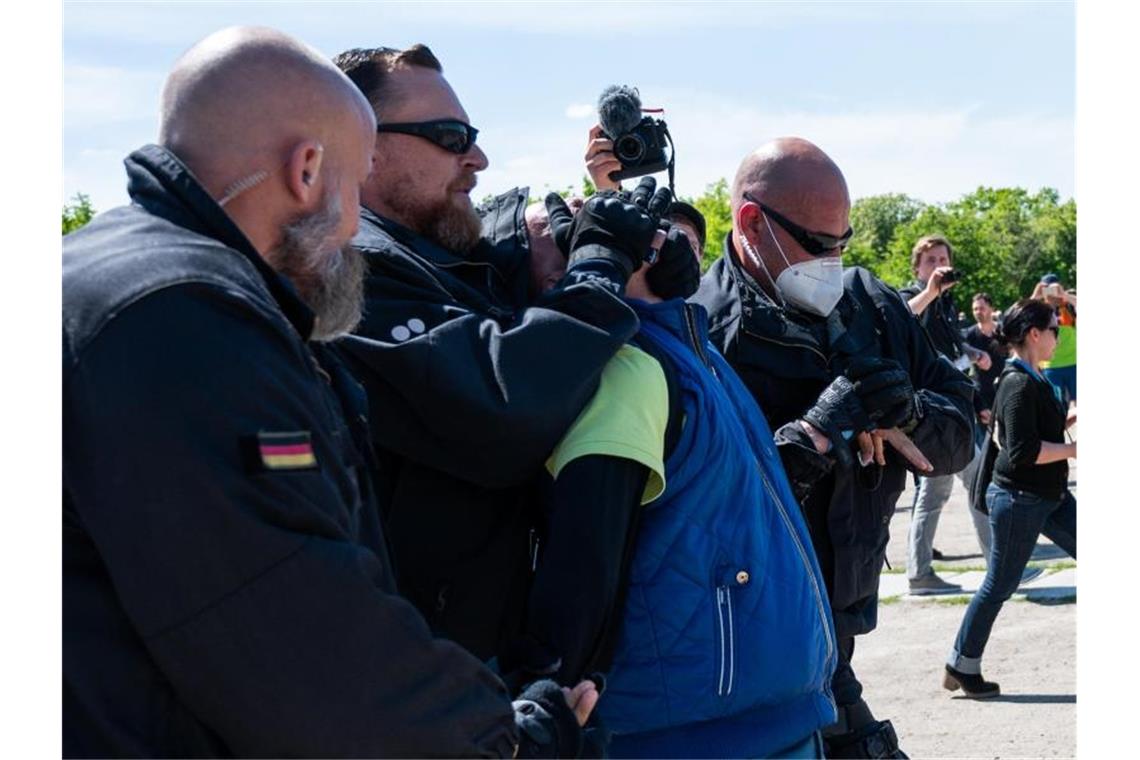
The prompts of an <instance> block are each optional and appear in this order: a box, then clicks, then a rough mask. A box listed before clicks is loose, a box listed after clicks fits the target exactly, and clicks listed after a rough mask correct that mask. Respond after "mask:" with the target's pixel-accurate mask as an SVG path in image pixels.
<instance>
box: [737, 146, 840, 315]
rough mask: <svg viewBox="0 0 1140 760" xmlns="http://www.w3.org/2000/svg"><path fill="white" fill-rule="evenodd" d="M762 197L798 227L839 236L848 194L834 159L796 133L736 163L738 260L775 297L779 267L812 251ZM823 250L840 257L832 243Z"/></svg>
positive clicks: (809, 255) (810, 256) (803, 258)
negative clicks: (738, 163) (791, 231)
mask: <svg viewBox="0 0 1140 760" xmlns="http://www.w3.org/2000/svg"><path fill="white" fill-rule="evenodd" d="M761 203H762V204H764V206H766V207H767V208H769V209H771V210H772V211H774V212H775V213H776V214H778V215H779V216H781V217H783V218H784V219H786V220H787V221H789V222H791V223H792V224H794V225H798V226H799V227H800V232H801V233H802V232H803V231H806V232H811V233H820V234H823V235H827V236H831V237H835V238H838V237H841V236H842V235H844V233H846V231H847V229H848V227H849V223H850V222H849V218H850V214H851V197H850V195H848V193H847V181H846V180H845V179H844V178H843V172H841V171H840V170H839V167H838V166H836V165H835V162H834V161H832V160H831V158H829V157H828V155H827V154H826V153H824V152H823V151H822V150H820V149H819V148H818V147H816V146H815V145H813V144H812V143H810V142H808V141H807V140H804V139H802V138H799V137H781V138H778V139H776V140H773V141H772V142H769V143H766V144H764V145H762V146H760V147H759V148H757V149H756V150H755V151H753V152H752V153H750V154H749V155H748V156H746V157H745V159H744V160H743V161H742V162H741V163H740V168H739V169H738V170H737V172H736V177H735V178H734V179H733V181H732V240H733V245H734V247H735V250H736V253H737V258H738V260H739V261H740V263H741V265H742V266H743V267H744V268H745V269H746V270H748V271H749V272H750V273H751V274H752V275H753V277H754V278H755V279H756V281H757V283H759V285H760V287H761V288H763V289H764V290H765V291H766V292H767V293H768V295H769V296H772V297H775V294H776V290H777V288H776V284H775V282H776V278H777V277H779V275H780V273H781V272H783V271H784V270H785V269H787V268H788V267H790V266H794V265H795V264H798V263H801V262H805V261H811V260H812V259H813V258H815V257H814V256H813V254H812V253H810V252H809V251H807V250H805V249H804V248H803V246H802V245H801V244H800V242H799V241H798V240H797V239H796V237H795V236H793V235H792V234H791V233H790V232H789V230H788V229H786V228H785V225H784V224H783V223H781V222H780V221H779V220H776V221H773V219H772V218H771V216H772V214H769V213H765V212H764V211H763V210H762V209H761V208H760V205H759V204H761ZM741 253H744V254H747V255H744V256H741V255H740V254H741ZM821 255H823V256H827V257H839V256H840V255H841V251H840V249H839V248H835V249H832V250H830V251H828V252H827V253H825V254H821Z"/></svg>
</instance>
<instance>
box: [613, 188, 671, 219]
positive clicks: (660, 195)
mask: <svg viewBox="0 0 1140 760" xmlns="http://www.w3.org/2000/svg"><path fill="white" fill-rule="evenodd" d="M654 188H656V190H654ZM618 197H620V198H623V199H625V200H629V201H630V202H631V203H633V205H635V206H637V207H638V208H639V209H641V210H642V211H644V212H645V213H647V214H649V216H650V218H652V219H653V222H654V224H657V223H659V222H660V221H661V217H662V216H664V215H665V212H667V211H668V210H669V207H670V206H672V205H673V193H672V192H671V191H670V190H669V188H667V187H657V180H655V179H653V177H642V178H641V181H640V182H638V183H637V187H635V188H633V192H631V193H628V194H627V193H618Z"/></svg>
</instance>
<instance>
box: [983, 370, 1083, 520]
mask: <svg viewBox="0 0 1140 760" xmlns="http://www.w3.org/2000/svg"><path fill="white" fill-rule="evenodd" d="M1067 417H1068V409H1067V408H1066V407H1065V404H1064V403H1063V402H1062V401H1061V400H1060V399H1058V398H1057V393H1056V388H1055V387H1054V386H1053V384H1052V383H1050V382H1049V381H1048V380H1046V379H1044V378H1042V377H1037V376H1035V375H1032V374H1030V373H1029V372H1027V371H1026V369H1025V367H1024V366H1023V365H1022V364H1021V362H1019V361H1011V362H1010V363H1009V364H1008V365H1006V369H1005V371H1004V372H1002V375H1001V381H1000V382H999V383H998V386H997V397H996V399H995V400H994V419H995V420H996V424H997V437H998V443H999V445H1000V448H999V450H998V455H997V459H996V460H995V461H994V474H993V482H994V483H997V484H998V485H999V486H1001V487H1002V488H1005V489H1009V490H1019V491H1029V492H1030V493H1034V494H1037V495H1038V496H1040V497H1042V498H1044V499H1051V500H1054V501H1055V500H1057V499H1060V498H1061V495H1062V494H1063V493H1064V492H1065V490H1066V488H1067V487H1068V485H1069V460H1067V459H1061V460H1059V461H1056V462H1050V463H1048V464H1037V457H1038V455H1039V454H1040V453H1041V444H1042V443H1064V442H1065V422H1066V419H1067Z"/></svg>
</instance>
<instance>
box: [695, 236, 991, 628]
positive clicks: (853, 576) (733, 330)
mask: <svg viewBox="0 0 1140 760" xmlns="http://www.w3.org/2000/svg"><path fill="white" fill-rule="evenodd" d="M731 239H732V238H731V236H729V237H727V238H726V241H725V253H724V255H723V256H721V258H720V259H718V260H717V261H716V263H714V264H713V266H712V267H711V268H710V269H709V271H708V272H707V273H706V274H705V276H704V278H703V279H702V281H701V287H700V290H698V291H697V293H696V295H695V296H693V299H692V300H693V301H695V302H697V303H699V304H701V305H703V306H704V307H705V308H706V309H707V310H708V312H709V323H710V337H711V339H712V342H713V344H714V345H715V346H716V347H717V348H719V349H720V351H721V352H722V353H723V354H724V356H725V358H726V359H728V361H729V363H730V364H731V365H732V366H733V368H734V369H735V370H736V372H737V374H739V375H740V377H741V378H742V379H743V380H744V384H745V385H746V386H748V389H749V390H750V391H752V394H753V396H755V398H756V400H757V402H758V403H759V404H760V408H761V409H762V410H763V412H764V415H765V416H766V417H767V419H768V422H769V424H770V425H771V427H772V429H773V430H774V431H776V442H777V446H778V448H779V450H780V454H781V457H782V458H783V459H784V465H785V468H786V470H787V471H788V475H789V478H790V479H792V480H793V486H795V488H796V492H797V496H799V497H800V498H801V506H802V507H803V509H804V513H805V516H806V518H807V521H808V525H809V527H810V529H811V533H812V542H813V544H814V546H815V550H816V555H817V556H818V558H819V563H820V567H821V569H822V570H823V575H824V579H825V581H826V583H827V591H828V595H829V597H830V599H831V605H832V611H833V615H834V618H835V628H836V634H837V635H838V636H840V637H841V638H842V637H846V636H852V635H856V634H860V633H866V632H867V631H870V630H873V629H874V627H875V600H876V598H877V597H876V594H877V591H878V586H879V571H880V569H881V567H882V564H883V559H884V557H885V553H886V546H887V539H888V538H889V532H888V526H889V523H890V519H891V516H892V515H893V514H894V510H895V502H896V501H897V500H898V497H899V494H900V493H901V492H902V490H903V487H904V485H905V479H906V473H905V470H906V462H905V460H903V459H902V457H901V456H899V455H898V454H897V453H896V452H894V451H893V449H891V448H890V447H889V446H888V447H887V454H886V456H887V464H886V466H885V467H880V466H879V465H877V464H873V463H872V464H871V465H870V466H868V467H865V468H864V467H859V466H858V464H855V465H854V466H853V467H852V468H844V467H842V466H840V465H839V464H834V463H829V466H828V467H826V468H823V467H821V468H819V469H818V470H816V471H815V472H811V474H810V475H805V473H806V472H809V471H810V470H811V468H810V467H806V466H805V464H804V461H805V459H807V460H809V461H810V460H811V458H812V457H813V456H816V457H818V455H814V449H810V448H809V447H810V443H808V442H806V441H804V440H803V436H802V435H801V434H799V433H798V432H797V431H798V428H797V427H796V426H794V425H788V423H792V422H794V421H796V420H798V419H800V418H801V417H802V416H803V415H804V413H805V412H806V411H807V410H808V408H809V407H810V406H811V405H812V404H813V403H815V400H816V399H817V398H818V396H819V394H820V393H821V392H822V391H823V389H824V388H825V387H826V386H827V384H828V383H830V382H831V380H832V379H834V378H835V377H836V376H838V375H839V374H841V373H842V372H843V371H844V370H845V368H846V365H847V362H848V361H849V360H850V358H851V357H854V356H884V357H887V358H890V359H894V360H895V361H897V362H899V363H900V364H901V365H902V366H903V367H905V368H906V369H907V370H908V371H909V372H910V376H911V382H912V383H913V385H914V388H915V390H916V391H917V393H918V398H919V400H920V401H919V407H920V409H919V413H920V414H921V415H922V418H921V421H920V422H919V423H918V426H917V427H916V428H915V429H914V431H913V432H912V433H911V438H912V439H913V440H914V442H915V444H916V445H917V446H918V447H919V449H921V450H922V452H923V453H924V454H925V455H926V457H927V459H929V460H930V463H931V464H932V465H934V468H935V471H934V474H949V473H953V472H957V471H958V470H961V469H962V468H963V467H965V466H966V464H967V463H969V461H970V458H971V456H972V454H973V438H972V431H973V427H972V422H971V420H972V418H973V414H972V411H971V403H972V401H971V399H972V394H973V390H972V388H973V386H972V384H971V383H970V381H969V379H968V378H967V377H966V376H965V375H963V374H962V373H961V372H959V371H957V370H956V369H954V368H953V367H952V366H950V363H949V362H947V361H946V360H945V359H942V358H940V357H939V356H938V354H937V353H936V352H935V351H934V348H933V347H932V346H931V344H930V340H929V339H928V338H927V336H926V334H925V333H924V332H923V330H922V328H921V327H920V326H919V325H918V322H916V321H915V319H914V317H913V316H912V315H911V313H910V309H908V308H907V305H906V303H904V302H903V300H902V299H901V298H900V297H899V295H898V293H897V292H895V291H894V290H893V289H892V288H890V287H889V286H887V285H885V284H884V283H883V282H882V281H881V280H879V279H877V278H876V277H874V276H873V275H872V274H871V273H870V272H868V271H867V270H865V269H861V268H859V267H849V268H847V269H846V270H845V271H844V279H843V283H844V293H843V297H842V299H840V301H839V304H838V305H837V306H836V307H835V310H834V311H833V312H832V314H831V315H830V316H829V317H827V318H826V319H825V318H820V317H815V316H809V315H804V314H801V313H799V312H786V311H785V310H784V309H782V308H780V307H779V306H777V305H776V304H775V303H773V302H772V301H771V300H770V299H769V298H768V297H767V295H765V294H764V292H763V291H762V290H761V288H760V286H759V284H758V283H757V282H756V281H755V280H753V279H752V277H751V276H750V275H749V274H748V273H747V272H746V271H744V270H743V268H742V267H741V266H740V264H739V262H738V259H737V258H736V256H735V254H734V253H733V252H732V250H731ZM785 425H788V426H787V427H783V429H781V428H782V426H785ZM828 459H829V460H830V459H831V457H828ZM805 477H816V478H818V480H816V481H815V482H814V483H810V484H809V483H805V482H804V479H805ZM796 481H799V482H796Z"/></svg>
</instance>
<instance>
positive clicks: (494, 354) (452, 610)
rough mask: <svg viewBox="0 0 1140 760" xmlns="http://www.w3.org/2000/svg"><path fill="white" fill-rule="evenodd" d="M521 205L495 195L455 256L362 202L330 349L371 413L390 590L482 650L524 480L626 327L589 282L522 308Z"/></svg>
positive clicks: (527, 493) (519, 590)
mask: <svg viewBox="0 0 1140 760" xmlns="http://www.w3.org/2000/svg"><path fill="white" fill-rule="evenodd" d="M525 204H526V192H525V190H519V191H513V192H512V193H507V194H505V195H504V196H500V198H498V199H496V202H495V204H493V207H492V209H491V210H490V211H489V212H488V213H486V214H485V216H484V222H485V228H484V231H485V233H489V234H486V235H485V238H484V240H483V241H482V242H481V243H480V244H479V246H478V247H477V248H476V249H475V250H474V251H472V252H471V253H470V254H469V255H467V256H466V257H463V258H461V257H458V256H455V255H453V254H451V253H449V252H447V251H445V250H443V249H441V248H440V247H439V246H437V245H435V244H433V243H431V242H430V241H428V240H426V239H424V238H422V237H420V236H418V235H416V234H415V233H413V232H412V231H410V230H408V229H406V228H404V227H402V226H401V225H399V224H396V223H395V222H393V221H391V220H389V219H384V218H382V217H380V216H378V215H376V214H374V213H372V212H371V211H369V210H367V209H364V210H363V211H362V213H361V219H360V231H359V233H358V234H357V236H356V238H355V239H354V241H353V244H354V245H356V246H357V247H358V248H360V249H361V250H362V251H364V253H365V255H366V257H367V259H368V264H369V276H368V280H367V285H366V294H367V304H366V313H365V318H364V322H363V323H362V324H361V326H360V327H359V328H358V330H357V331H356V335H354V336H352V337H350V338H348V339H346V340H344V341H343V342H342V346H341V348H342V350H343V351H344V353H345V354H346V356H347V357H348V358H349V359H350V362H351V366H352V369H353V372H354V373H355V374H356V375H357V377H358V378H359V379H360V381H361V382H362V383H363V384H364V386H365V388H366V389H367V390H368V395H369V400H370V402H371V404H372V406H373V408H375V409H384V410H385V414H384V416H383V418H379V417H377V418H376V419H375V422H376V424H374V425H373V427H372V434H373V440H374V442H375V444H376V448H377V451H378V454H379V456H380V459H381V461H382V467H381V469H382V470H385V471H386V472H389V473H391V479H390V481H389V482H388V483H386V484H385V485H384V486H383V490H384V492H385V493H386V494H388V496H387V497H386V498H385V499H383V500H382V501H383V502H384V503H383V504H382V509H383V513H384V515H385V518H386V523H385V529H386V533H387V535H388V537H389V541H390V544H391V546H392V552H393V559H394V564H395V566H396V571H397V577H398V583H399V588H400V590H401V593H403V594H404V595H406V596H407V597H408V598H409V599H411V600H412V602H413V603H414V604H415V605H416V606H417V607H418V608H419V609H420V611H421V612H422V613H423V614H424V615H425V616H426V617H427V619H428V622H429V623H430V624H431V625H432V627H433V629H434V630H436V631H438V632H440V633H442V634H445V635H447V636H448V637H450V638H453V639H454V640H456V641H457V642H459V643H460V644H462V645H463V646H465V647H467V648H468V649H470V650H471V651H472V652H474V653H475V654H477V655H479V656H480V657H484V658H489V657H491V656H492V655H494V654H496V653H498V652H499V651H500V648H501V646H502V645H503V644H504V643H505V642H506V641H508V640H509V639H511V638H513V637H514V636H515V635H517V634H518V632H519V630H520V629H521V626H522V618H523V615H524V612H525V599H526V593H527V587H528V584H529V581H530V576H531V572H532V568H533V566H534V562H535V551H536V538H537V536H538V535H539V533H540V525H539V522H540V521H539V510H538V507H537V503H538V499H537V496H536V494H535V490H534V489H535V485H536V482H537V481H536V478H537V477H538V476H539V475H540V474H541V473H542V466H543V463H544V462H545V460H546V458H547V456H549V454H550V452H551V451H552V450H553V448H554V446H555V445H556V444H557V443H558V441H559V440H560V439H561V437H562V435H563V434H564V433H565V431H566V429H567V428H569V426H570V424H571V423H572V422H573V421H574V419H575V418H576V417H577V415H578V413H579V412H580V411H581V409H582V408H583V407H584V406H585V405H586V403H587V402H588V401H589V400H590V398H591V397H592V396H593V393H594V391H595V390H596V388H597V383H598V378H599V376H600V374H601V370H602V367H603V366H604V365H605V364H606V362H607V361H608V360H609V358H610V357H611V356H612V355H613V354H614V353H615V352H616V351H617V349H618V348H619V347H620V346H621V345H622V343H624V342H625V341H626V340H627V339H628V338H630V337H631V336H632V335H633V334H634V332H636V330H637V325H638V322H637V317H636V316H635V315H634V313H633V311H632V310H631V309H630V308H629V307H628V306H627V305H625V304H624V303H623V302H622V301H621V299H620V298H618V297H617V296H615V295H613V294H612V293H610V292H609V291H607V290H606V289H605V288H604V287H602V286H600V285H597V284H594V283H589V282H587V283H583V284H578V285H571V286H569V287H560V288H556V289H555V290H553V291H552V292H550V293H548V294H547V295H545V296H543V297H542V298H540V299H539V300H538V302H537V303H536V304H535V305H534V306H532V307H530V308H527V307H526V304H525V302H524V301H525V297H526V286H527V282H528V258H527V257H528V256H529V249H528V246H527V243H526V236H525V233H524V231H523V227H522V214H523V210H524V208H525ZM388 410H392V411H391V413H389V412H388Z"/></svg>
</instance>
